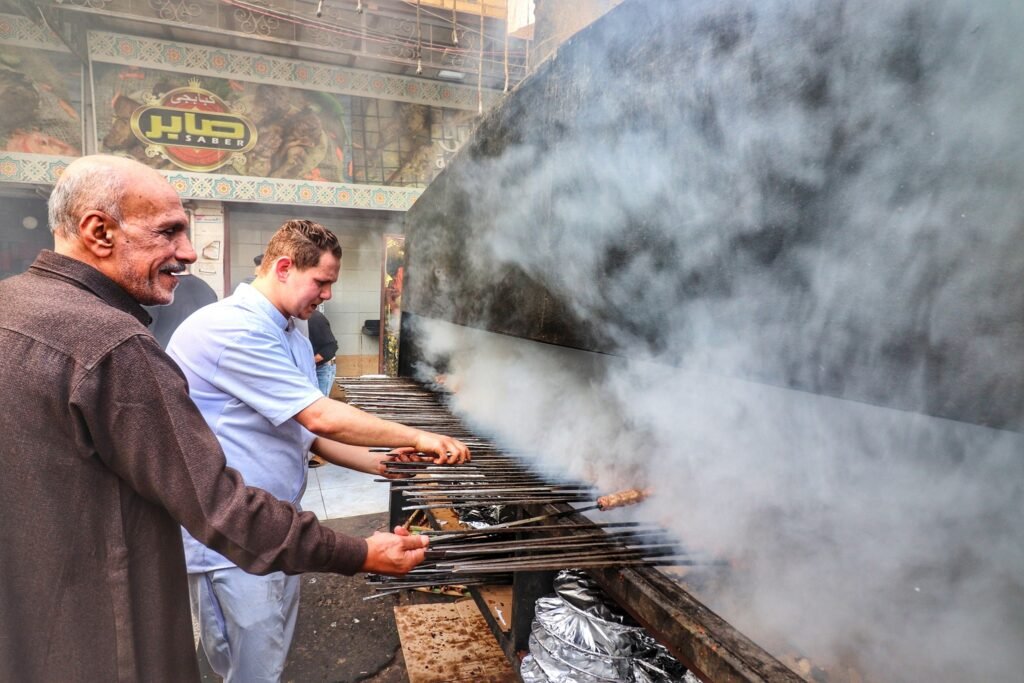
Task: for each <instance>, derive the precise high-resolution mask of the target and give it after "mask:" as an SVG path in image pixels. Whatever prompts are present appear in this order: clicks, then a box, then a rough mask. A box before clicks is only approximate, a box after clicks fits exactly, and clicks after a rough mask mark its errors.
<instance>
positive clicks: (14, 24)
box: [0, 13, 70, 52]
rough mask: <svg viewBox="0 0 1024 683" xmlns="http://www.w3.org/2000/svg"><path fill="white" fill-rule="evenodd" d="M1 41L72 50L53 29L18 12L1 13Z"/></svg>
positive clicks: (8, 43) (61, 50) (48, 48)
mask: <svg viewBox="0 0 1024 683" xmlns="http://www.w3.org/2000/svg"><path fill="white" fill-rule="evenodd" d="M0 43H3V44H5V45H22V46H25V47H36V48H43V49H46V50H59V51H60V52H70V50H69V49H68V48H67V46H66V45H65V44H64V43H62V42H61V40H60V38H58V37H57V34H55V33H54V32H53V31H50V30H48V29H45V28H43V27H41V26H39V25H38V24H36V23H35V22H33V21H32V20H30V19H28V18H27V17H21V16H18V15H16V14H2V13H0Z"/></svg>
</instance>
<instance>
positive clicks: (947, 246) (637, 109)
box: [409, 0, 1024, 681]
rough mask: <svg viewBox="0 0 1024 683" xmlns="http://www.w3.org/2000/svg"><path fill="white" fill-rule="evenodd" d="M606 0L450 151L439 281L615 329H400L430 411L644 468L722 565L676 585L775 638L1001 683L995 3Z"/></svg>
mask: <svg viewBox="0 0 1024 683" xmlns="http://www.w3.org/2000/svg"><path fill="white" fill-rule="evenodd" d="M638 6H642V7H641V9H638V8H637V7H638ZM620 10H624V11H619V10H616V11H613V12H612V13H610V14H609V15H608V16H606V17H605V18H604V19H603V20H602V21H601V22H600V23H599V25H598V26H596V27H594V28H595V29H596V30H594V31H590V32H588V33H587V34H585V35H583V36H580V37H579V39H578V40H577V41H575V42H574V43H573V44H572V45H570V46H568V47H566V48H564V54H560V55H559V56H558V57H557V58H556V59H567V60H573V64H575V65H577V66H576V70H575V71H574V72H573V77H574V81H573V82H574V83H575V84H576V87H578V89H579V90H580V91H582V92H586V93H589V95H588V96H587V97H584V98H575V99H574V93H573V92H568V93H562V94H563V95H564V99H563V100H559V101H557V102H553V103H552V104H551V105H550V107H551V109H552V110H553V113H552V111H548V112H547V113H546V114H544V116H546V117H547V118H544V119H543V121H542V120H541V114H530V115H525V121H526V122H525V123H524V125H523V130H524V131H526V132H525V133H524V135H523V136H522V139H521V140H519V141H516V142H514V143H510V144H508V145H507V146H506V147H505V148H504V149H503V150H502V152H501V154H497V155H492V156H489V157H485V156H483V155H479V156H477V157H471V156H470V155H468V154H466V155H460V157H459V158H458V159H457V160H456V163H455V164H454V165H453V167H452V169H449V172H451V173H456V172H457V174H458V179H459V183H460V186H461V188H462V189H463V190H464V191H465V195H466V197H467V198H468V200H467V202H468V205H467V207H466V212H467V221H466V222H467V225H468V226H470V227H469V228H468V229H467V232H466V234H464V235H462V236H461V237H462V242H461V250H460V253H459V258H460V259H461V260H462V261H463V263H464V264H465V267H466V268H467V269H469V270H471V271H472V272H473V273H474V275H473V277H474V278H477V280H475V281H471V284H470V285H469V288H470V289H473V287H474V285H478V286H479V287H478V288H479V291H481V292H485V291H486V290H487V286H488V284H489V281H488V279H487V277H488V276H487V274H488V273H493V272H495V271H498V270H500V269H501V268H505V267H509V266H513V267H515V268H517V269H519V270H520V271H521V272H523V273H525V274H526V275H527V276H528V277H529V278H531V279H532V280H533V281H536V282H538V283H541V284H542V285H543V286H544V287H545V288H546V289H547V290H549V291H551V292H553V293H556V294H557V295H558V296H559V297H560V300H561V301H562V302H563V303H565V304H566V305H567V306H568V307H569V309H570V310H571V311H572V312H573V313H574V314H575V315H576V316H578V318H579V319H580V320H584V321H588V322H589V323H591V324H594V325H596V326H597V327H599V329H600V331H601V333H602V334H603V335H606V336H607V338H609V339H611V340H613V342H614V348H612V349H611V351H613V354H612V355H601V354H590V353H585V352H580V351H571V350H568V349H563V348H558V347H552V346H545V345H542V344H537V343H534V342H529V341H525V340H521V339H516V338H512V337H505V336H500V335H494V334H489V333H486V332H483V331H480V330H475V329H469V328H464V327H458V326H453V325H450V324H447V323H443V322H440V321H425V322H424V323H423V325H422V328H421V330H420V336H421V337H422V338H423V340H425V342H426V348H427V352H428V355H430V356H433V357H436V358H438V359H444V360H445V361H446V362H448V363H449V368H448V370H449V373H450V374H451V375H453V376H454V377H455V378H456V381H457V383H458V386H459V391H458V392H457V393H456V394H455V401H456V404H457V408H458V409H459V410H460V411H461V412H462V413H464V414H465V416H466V418H467V420H468V421H470V422H471V423H472V424H473V425H474V426H475V427H477V428H478V429H480V430H481V431H485V432H490V433H493V434H495V435H496V436H497V438H498V439H499V441H501V442H502V443H504V444H507V445H509V446H510V447H512V448H514V449H516V450H519V451H523V452H525V453H529V454H531V456H532V457H536V458H539V459H542V460H543V461H544V462H545V463H547V464H557V465H558V466H560V467H562V468H563V469H564V471H565V472H566V474H567V475H568V476H577V477H585V478H588V479H591V480H593V481H595V482H597V483H598V484H599V485H600V486H601V487H602V488H605V489H608V490H612V489H615V488H620V487H624V486H634V485H651V486H654V487H655V488H656V490H657V492H658V496H657V497H656V498H655V499H653V500H651V501H649V502H648V503H646V504H645V506H644V508H642V509H639V510H637V514H640V515H642V516H645V517H650V516H652V515H653V516H655V517H657V518H658V519H659V521H661V522H662V523H664V524H666V525H669V526H670V527H671V528H672V529H673V530H674V531H675V532H676V533H678V535H679V536H680V538H682V539H683V540H684V541H685V542H686V543H687V544H689V545H691V546H693V547H696V548H701V549H705V550H709V551H711V552H714V553H717V554H720V555H722V556H725V557H728V558H731V559H732V560H734V563H735V566H734V569H733V571H732V572H731V574H730V576H728V577H725V578H723V579H722V580H720V581H717V582H712V583H710V584H707V585H704V586H702V587H701V589H700V591H699V596H700V597H701V598H702V599H704V600H705V601H707V602H709V603H710V604H711V606H712V607H713V608H715V609H716V610H718V611H719V612H720V613H722V615H723V616H724V617H725V618H726V619H728V620H729V621H731V622H733V623H734V624H735V625H736V626H737V627H738V628H740V629H741V630H742V631H744V632H745V633H747V634H748V635H750V636H751V637H753V638H754V639H755V640H756V641H757V642H759V643H761V644H762V645H764V646H766V647H768V648H769V649H770V650H771V651H773V652H775V653H776V654H785V653H789V652H793V651H796V652H799V653H801V654H806V655H807V656H809V657H811V658H812V659H814V661H816V662H818V663H820V664H829V665H831V666H834V667H836V668H837V669H841V668H842V667H843V666H845V665H851V666H855V667H856V668H857V669H859V670H860V671H862V672H864V673H866V674H868V675H869V676H871V677H872V678H873V679H876V680H887V681H924V680H928V681H959V680H965V679H970V680H993V681H994V680H1014V679H1016V678H1019V672H1020V671H1021V670H1022V667H1024V649H1022V648H1021V647H1020V643H1021V642H1024V505H1022V499H1024V498H1022V494H1024V455H1022V454H1024V436H1022V435H1021V433H1020V430H1021V428H1022V427H1024V419H1022V406H1024V327H1022V323H1024V315H1022V314H1024V284H1022V283H1024V249H1022V248H1021V247H1020V242H1021V238H1022V237H1024V192H1022V188H1024V182H1022V181H1024V148H1022V147H1024V86H1022V85H1021V83H1020V76H1019V75H1020V74H1021V73H1024V41H1021V39H1020V36H1022V35H1024V6H1022V5H1021V4H1020V3H1014V2H1009V1H1006V2H999V1H996V0H992V1H990V2H981V3H979V2H970V1H968V0H927V1H925V0H886V1H884V2H882V1H881V0H847V1H845V2H835V1H828V2H826V1H825V0H820V1H817V2H815V1H812V0H806V1H796V0H760V1H758V2H754V1H753V0H749V1H740V0H734V1H732V2H729V1H726V2H721V1H715V2H712V1H711V0H696V1H693V2H685V3H682V2H644V1H643V0H634V1H633V2H627V3H625V4H624V5H623V6H621V7H620ZM633 20H636V21H637V22H640V23H634V21H633ZM641 20H642V22H641ZM659 22H660V23H659ZM665 27H667V28H665ZM670 41H671V42H670ZM659 54H660V55H666V54H669V55H671V57H672V59H671V60H665V59H660V60H657V61H654V62H651V61H645V58H644V57H645V56H650V55H659ZM652 59H653V58H652ZM651 64H654V65H655V66H656V68H654V67H652V66H651ZM601 79H606V80H601ZM598 81H600V83H601V84H602V87H598V86H597V85H595V82H598ZM595 92H599V93H602V94H600V95H594V93H595ZM584 105H585V106H584ZM534 123H536V124H537V125H538V126H541V125H543V126H547V127H548V128H550V127H552V126H554V127H556V128H558V127H559V126H561V125H564V127H565V131H564V132H561V133H560V134H559V135H557V136H555V137H549V138H548V139H546V140H545V141H544V143H543V144H541V143H538V142H536V141H534V142H531V139H530V135H529V130H530V125H532V124H534ZM541 209H542V210H541ZM411 239H412V241H411V246H410V252H409V256H410V272H411V273H413V272H415V271H416V269H417V268H419V269H420V270H421V271H422V270H426V269H433V268H435V266H436V264H433V263H430V262H429V260H423V259H424V255H429V254H431V253H432V249H435V248H437V247H436V245H435V247H432V246H431V244H430V243H429V241H428V240H429V236H428V235H426V234H421V233H416V234H414V235H412V236H411ZM417 259H420V260H419V261H417ZM415 282H416V280H415V279H413V280H412V281H411V283H410V286H411V287H414V286H415ZM491 284H493V283H491ZM453 319H454V318H453ZM481 326H483V327H486V326H487V325H486V321H484V322H483V323H481ZM994 427H1000V429H997V428H994Z"/></svg>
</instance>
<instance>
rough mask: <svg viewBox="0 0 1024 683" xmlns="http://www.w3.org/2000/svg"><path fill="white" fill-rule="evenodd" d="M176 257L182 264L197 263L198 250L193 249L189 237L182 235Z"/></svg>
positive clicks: (175, 251) (175, 252)
mask: <svg viewBox="0 0 1024 683" xmlns="http://www.w3.org/2000/svg"><path fill="white" fill-rule="evenodd" d="M174 257H175V258H176V259H178V260H179V261H181V262H182V263H195V262H196V250H195V249H194V248H193V247H192V242H191V241H189V239H188V236H187V235H182V236H181V239H180V240H179V241H178V244H177V245H176V249H175V250H174Z"/></svg>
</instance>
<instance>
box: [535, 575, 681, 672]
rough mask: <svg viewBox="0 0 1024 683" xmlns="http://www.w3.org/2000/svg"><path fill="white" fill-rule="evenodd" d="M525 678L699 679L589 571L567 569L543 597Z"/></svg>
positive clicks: (539, 605) (538, 611) (537, 612)
mask: <svg viewBox="0 0 1024 683" xmlns="http://www.w3.org/2000/svg"><path fill="white" fill-rule="evenodd" d="M519 675H520V677H521V678H522V679H523V681H524V683H605V682H611V681H616V682H618V681H624V682H626V683H678V682H679V681H686V682H687V683H690V682H692V683H698V681H697V678H696V677H694V676H693V674H691V673H690V672H689V671H687V670H686V668H685V667H684V666H683V665H682V664H680V663H679V662H677V661H676V660H675V659H674V658H673V657H672V655H670V654H669V653H668V650H666V649H665V648H664V646H662V645H661V644H659V643H658V642H656V641H655V640H654V639H653V638H651V636H650V635H648V634H647V632H646V631H645V630H644V629H643V628H642V627H640V626H637V625H636V624H635V623H634V622H633V621H632V619H630V617H629V616H628V615H626V614H625V613H623V612H622V611H621V610H620V609H619V608H618V606H617V605H615V604H614V603H613V602H611V601H610V600H608V599H607V598H606V597H605V595H604V594H603V592H602V591H601V589H600V588H599V587H598V586H597V584H595V583H594V582H593V581H592V580H591V579H590V578H589V577H588V576H587V575H586V574H584V573H582V572H579V571H574V570H566V571H562V572H559V574H558V576H557V577H556V578H555V596H554V597H546V598H541V599H540V600H538V601H537V604H536V617H535V618H534V620H533V628H532V630H531V632H530V654H529V655H527V656H526V657H525V658H524V659H523V663H522V667H521V668H520V671H519Z"/></svg>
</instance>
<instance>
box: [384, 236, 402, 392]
mask: <svg viewBox="0 0 1024 683" xmlns="http://www.w3.org/2000/svg"><path fill="white" fill-rule="evenodd" d="M404 279H405V236H404V235H387V234H386V235H384V258H383V263H382V267H381V287H380V299H381V301H380V374H382V375H387V376H388V377H396V376H398V335H399V332H400V328H401V323H402V283H403V281H404Z"/></svg>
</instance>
